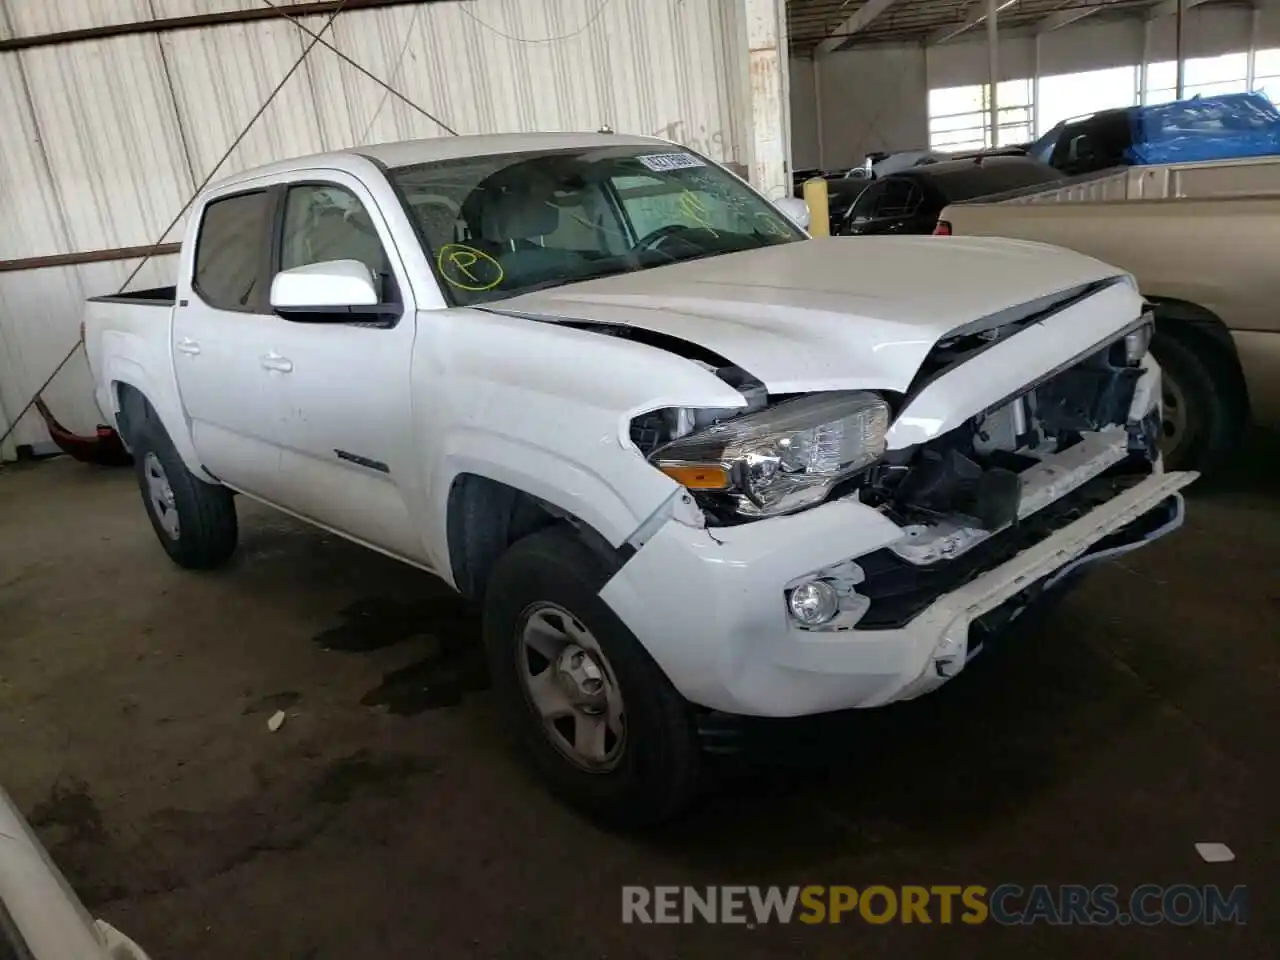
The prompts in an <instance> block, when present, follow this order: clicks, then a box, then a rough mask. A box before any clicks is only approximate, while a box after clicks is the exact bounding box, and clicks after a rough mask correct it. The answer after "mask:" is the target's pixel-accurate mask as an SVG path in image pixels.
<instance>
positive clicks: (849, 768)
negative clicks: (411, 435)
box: [0, 436, 1280, 960]
mask: <svg viewBox="0 0 1280 960" xmlns="http://www.w3.org/2000/svg"><path fill="white" fill-rule="evenodd" d="M1277 476H1280V440H1278V439H1277V438H1276V437H1273V436H1265V437H1259V438H1258V439H1257V440H1255V441H1254V442H1252V443H1251V445H1250V447H1249V448H1248V449H1247V450H1246V451H1245V453H1244V455H1243V456H1242V457H1241V458H1240V466H1239V467H1238V468H1237V469H1236V470H1234V471H1232V473H1231V474H1230V475H1228V476H1226V477H1224V478H1222V479H1221V480H1220V481H1219V482H1217V483H1216V484H1214V486H1213V487H1212V488H1205V489H1202V490H1199V491H1197V492H1196V493H1195V494H1194V495H1193V496H1192V498H1191V502H1190V510H1189V520H1188V525H1187V527H1186V529H1184V530H1183V531H1181V532H1180V533H1179V534H1178V535H1176V536H1175V537H1173V538H1170V539H1167V540H1165V541H1163V542H1162V543H1161V544H1159V545H1158V546H1156V547H1154V548H1152V549H1150V550H1148V551H1145V552H1143V553H1141V554H1138V555H1135V556H1131V557H1129V558H1126V559H1124V560H1123V561H1122V562H1118V563H1111V564H1108V565H1107V566H1105V567H1103V568H1100V569H1099V570H1098V571H1097V572H1096V573H1095V574H1093V575H1092V577H1091V578H1090V579H1088V580H1086V582H1085V584H1084V585H1083V586H1082V587H1081V588H1080V589H1079V591H1078V592H1076V593H1075V594H1073V595H1072V596H1071V597H1070V598H1069V599H1067V601H1066V602H1065V603H1064V605H1063V606H1062V607H1061V608H1060V610H1059V611H1058V615H1057V616H1056V617H1055V619H1053V620H1052V622H1051V623H1050V624H1049V625H1048V626H1047V627H1046V628H1044V629H1043V630H1041V631H1038V632H1037V634H1036V635H1032V636H1028V637H1025V638H1022V639H1020V640H1019V641H1018V642H1017V643H1013V644H1009V645H1006V647H1005V648H1004V650H1003V651H1001V652H1000V653H999V654H998V655H997V654H995V653H993V655H991V656H987V657H984V658H980V659H979V660H978V661H976V662H975V663H974V664H973V665H972V667H971V669H970V670H969V671H967V672H966V674H965V675H964V676H963V677H962V678H961V679H960V680H959V681H958V682H956V683H954V684H952V685H950V686H949V687H947V688H945V689H944V690H943V691H941V692H940V693H939V694H936V695H934V696H932V697H929V698H926V699H924V700H921V701H918V702H916V703H913V704H907V705H904V706H901V707H895V708H891V709H889V710H887V711H879V712H874V713H862V714H857V715H856V716H854V717H848V716H845V717H841V718H830V719H826V720H822V721H818V722H813V721H810V722H804V723H795V724H787V725H782V726H770V727H769V728H767V729H766V730H764V731H760V738H759V739H760V743H759V744H758V745H757V750H756V753H755V754H754V755H755V756H758V757H760V758H762V759H759V760H757V761H756V762H755V763H753V764H744V763H741V762H739V763H736V764H734V765H733V766H732V767H731V768H728V769H724V770H722V771H721V775H720V777H719V779H718V782H717V783H716V784H715V785H714V786H713V787H712V789H711V790H710V792H709V796H708V797H707V798H706V801H705V802H704V803H703V804H702V806H701V807H700V808H699V809H698V810H697V811H696V812H695V813H694V815H693V816H691V817H690V818H689V819H687V820H686V821H683V822H681V823H679V824H677V825H675V826H673V827H669V828H666V829H664V830H662V831H660V832H658V833H655V834H653V835H650V836H644V837H635V836H617V835H611V834H607V833H604V832H602V831H600V830H598V829H597V828H595V827H593V826H591V825H589V824H587V823H584V822H582V821H581V820H580V819H578V818H577V817H576V816H575V815H574V814H573V813H571V812H569V811H568V810H566V809H564V808H562V807H561V806H559V805H558V804H557V803H555V802H554V801H552V800H551V799H549V798H548V797H547V796H546V795H545V794H544V793H543V792H542V790H541V789H540V788H539V787H538V785H537V784H536V783H535V782H533V781H532V780H531V778H530V776H529V774H528V773H527V772H526V771H525V769H524V768H523V766H522V765H521V764H520V763H519V762H518V761H517V760H515V759H513V756H512V755H511V753H510V752H509V750H508V748H507V745H506V743H505V742H504V740H503V737H502V735H501V734H500V732H499V731H498V729H497V726H496V723H495V720H494V711H493V710H492V704H491V702H490V698H489V694H488V693H487V692H485V691H484V689H483V685H484V679H483V670H482V668H481V667H480V665H479V662H478V659H477V657H476V655H475V652H474V650H475V643H474V641H475V637H476V632H477V630H476V620H475V617H474V615H473V614H472V613H471V612H469V611H468V610H467V609H465V608H464V607H463V606H462V605H460V604H459V603H458V602H456V601H455V600H454V599H453V598H452V597H451V596H450V595H449V594H447V592H446V591H444V590H443V589H442V588H441V587H440V586H439V585H437V583H436V582H435V581H433V580H432V579H430V578H429V577H427V576H425V575H422V574H419V573H417V572H415V571H413V570H410V569H408V568H405V567H402V566H399V565H397V564H395V563H393V562H391V561H389V560H386V559H384V558H382V557H380V556H377V555H375V554H373V553H369V552H366V551H364V550H361V549H360V548H357V547H354V546H352V545H349V544H347V543H345V542H343V541H341V540H339V539H337V538H334V537H331V536H326V535H323V534H321V533H318V532H315V531H313V530H310V529H307V528H305V527H302V526H301V525H299V524H296V523H294V522H292V521H290V520H288V519H285V518H283V517H281V516H278V515H276V514H273V513H271V512H269V511H267V510H265V509H259V508H257V507H255V506H253V505H243V504H242V511H241V517H242V541H241V552H240V553H239V555H238V558H237V560H236V561H235V562H234V564H233V565H232V566H231V567H230V568H229V569H227V570H225V571H221V572H218V573H216V574H211V575H196V574H190V573H185V572H183V571H180V570H178V569H176V568H175V567H173V566H172V565H171V564H170V563H169V561H168V560H167V559H166V557H165V556H164V554H163V552H162V551H161V550H160V548H159V546H158V545H157V544H156V543H155V542H154V539H153V534H152V532H151V529H150V528H149V526H148V524H147V522H146V519H145V517H144V515H143V512H142V507H141V505H140V503H139V501H138V496H137V493H136V491H135V489H134V486H133V477H132V475H131V474H130V472H129V471H105V470H99V469H94V468H90V467H87V466H82V465H78V464H75V463H72V462H69V461H65V460H59V461H52V462H48V463H44V464H39V465H31V466H25V467H18V468H10V469H7V470H4V471H0V782H3V784H4V786H5V787H6V788H7V789H8V790H9V791H10V793H11V794H12V795H13V796H14V798H15V799H16V800H17V801H18V803H19V805H20V806H21V807H22V808H23V810H24V811H25V812H26V813H27V814H28V816H29V817H30V818H31V820H32V821H33V822H34V823H35V824H36V826H37V828H38V831H39V833H40V835H41V837H42V838H43V840H44V841H45V843H46V845H47V846H48V847H49V849H50V850H51V852H52V853H53V856H54V858H55V859H56V860H57V861H58V862H59V863H60V864H61V865H62V867H63V868H64V872H65V873H66V874H67V876H68V877H69V879H70V880H71V882H72V884H73V885H74V886H75V888H76V889H77V890H78V891H79V892H80V894H81V896H82V897H83V898H84V900H85V901H86V902H87V903H88V904H89V905H90V907H91V908H92V909H93V910H94V912H95V913H96V914H98V915H100V916H103V917H104V918H106V919H108V920H109V921H110V922H112V923H114V924H115V925H117V926H119V927H120V928H121V929H123V930H125V931H127V932H128V933H130V934H131V935H133V936H134V937H135V938H136V939H137V940H139V942H141V943H142V944H143V945H144V946H146V947H147V948H148V949H149V950H150V951H151V953H152V955H153V957H155V958H157V960H159V958H164V957H184V958H187V960H197V958H204V957H209V958H226V957H237V958H240V957H272V958H286V957H296V958H327V957H352V956H361V957H363V956H381V957H411V956H412V957H418V956H435V957H520V958H534V957H610V958H619V957H646V958H652V957H664V956H667V957H675V956H682V957H690V956H708V957H710V956H733V957H734V958H735V960H750V958H756V957H766V956H775V955H780V954H783V953H784V952H785V953H786V954H788V955H791V956H812V957H828V956H829V957H836V956H839V957H848V956H854V955H856V956H859V957H864V958H872V957H903V956H910V955H927V956H947V957H951V956H954V957H978V956H982V957H995V956H1009V957H1015V956H1016V957H1024V956H1028V955H1031V956H1036V957H1038V958H1055V957H1064V958H1065V957H1072V958H1076V957H1079V956H1081V955H1083V954H1086V953H1087V954H1088V955H1089V956H1090V957H1091V958H1102V957H1133V956H1136V955H1138V953H1139V951H1142V952H1144V953H1145V952H1149V953H1150V955H1152V956H1161V957H1164V958H1175V957H1184V956H1188V957H1189V956H1207V957H1227V956H1235V957H1246V956H1256V957H1263V956H1266V957H1274V956H1275V955H1276V952H1275V951H1276V946H1275V945H1276V943H1277V941H1278V940H1280V924H1278V923H1277V919H1276V918H1277V912H1276V909H1275V895H1276V892H1277V879H1278V878H1280V846H1278V838H1277V829H1276V828H1277V826H1278V825H1280V813H1278V811H1280V803H1277V800H1278V799H1280V791H1277V789H1276V786H1277V779H1278V778H1277V772H1276V768H1277V761H1280V752H1278V751H1277V748H1276V731H1277V730H1278V729H1280V697H1277V686H1278V681H1280V653H1278V651H1277V646H1278V641H1280V629H1278V628H1277V625H1278V623H1280V577H1278V576H1277V574H1280V510H1277V506H1278V505H1280V482H1278V481H1277V480H1276V477H1277ZM277 708H283V709H285V710H286V711H287V714H288V720H287V722H286V723H285V725H284V727H283V728H282V729H281V730H279V731H278V732H276V733H270V732H268V729H267V719H268V717H269V716H270V715H271V714H272V713H273V712H274V711H275V710H276V709H277ZM782 755H786V756H787V757H788V758H789V760H788V762H785V763H784V762H783V761H782V759H781V757H782ZM797 758H799V759H797ZM1202 840H1220V841H1224V842H1226V843H1228V844H1229V845H1230V846H1231V847H1232V849H1233V850H1234V851H1235V852H1236V855H1237V859H1236V860H1235V862H1233V863H1227V864H1205V863H1202V862H1201V861H1200V859H1199V858H1198V857H1197V855H1196V854H1195V852H1194V850H1193V846H1192V845H1193V844H1194V843H1195V842H1196V841H1202ZM735 882H736V883H758V884H771V883H777V884H792V883H799V884H811V883H819V884H838V883H847V884H852V885H855V886H865V885H868V884H872V883H884V884H889V885H891V886H892V885H898V884H903V883H919V884H925V885H933V884H946V883H951V884H971V883H980V884H985V885H987V886H989V887H992V886H995V885H997V884H999V883H1002V882H1016V883H1020V884H1023V885H1026V886H1029V885H1031V884H1035V883H1063V882H1076V883H1108V882H1109V883H1115V884H1117V885H1119V886H1120V887H1121V888H1122V889H1124V888H1129V887H1132V886H1135V885H1137V884H1140V883H1145V882H1154V883H1166V884H1167V883H1178V882H1187V883H1193V884H1207V883H1218V884H1221V885H1224V886H1226V887H1230V886H1232V885H1234V884H1238V883H1243V884H1248V885H1249V887H1250V893H1251V902H1252V905H1253V907H1252V916H1251V922H1250V924H1249V925H1248V926H1247V927H1235V926H1230V927H1218V928H1203V927H1193V928H1179V927H1174V926H1171V925H1165V926H1158V927H1151V928H1138V927H1124V928H1119V927H1116V928H1110V929H1080V928H1075V929H1065V928H1051V927H1045V926H1038V927H1032V928H1021V929H1019V928H999V927H995V926H994V925H987V926H983V927H979V928H975V927H962V926H940V925H934V926H932V927H922V926H919V925H916V926H901V925H890V926H875V927H873V926H868V925H866V924H865V923H862V922H861V921H857V920H855V921H853V922H846V923H845V924H843V925H842V926H839V927H805V926H800V925H794V926H786V927H780V926H765V927H760V928H758V929H751V930H749V929H746V928H743V927H734V928H729V927H723V926H722V927H710V926H705V925H703V926H693V927H669V926H668V927H646V928H637V927H624V926H623V925H622V924H621V923H620V887H621V886H622V885H623V884H661V883H668V884H692V885H705V884H717V883H735ZM1028 951H1030V953H1028Z"/></svg>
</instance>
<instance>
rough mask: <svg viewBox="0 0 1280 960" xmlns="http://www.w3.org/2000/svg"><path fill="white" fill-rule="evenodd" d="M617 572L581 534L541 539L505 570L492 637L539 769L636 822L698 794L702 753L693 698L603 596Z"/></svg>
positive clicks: (599, 807) (585, 802)
mask: <svg viewBox="0 0 1280 960" xmlns="http://www.w3.org/2000/svg"><path fill="white" fill-rule="evenodd" d="M608 576H609V572H608V570H607V569H604V565H602V563H601V561H600V557H599V556H598V555H597V554H596V553H594V552H593V551H592V550H590V549H589V548H588V547H587V546H586V545H585V544H584V543H583V542H582V541H581V540H580V539H579V538H578V537H577V535H576V534H575V533H574V532H573V531H572V530H571V529H569V528H567V527H555V528H551V529H548V530H543V531H541V532H538V533H535V534H532V535H531V536H529V537H526V538H525V539H524V540H521V541H519V542H517V543H516V544H515V545H514V546H512V547H511V549H510V550H508V551H507V553H506V554H504V555H503V557H502V558H501V559H500V560H499V561H498V563H497V565H496V566H495V568H494V571H493V574H492V576H491V577H490V579H489V584H488V588H487V591H486V596H485V611H484V637H485V646H486V649H487V652H488V656H489V663H490V670H491V673H492V675H493V682H494V687H495V690H496V692H497V694H498V695H499V697H500V698H501V699H502V701H503V707H504V710H505V711H506V713H507V715H508V717H509V720H510V721H511V723H512V725H513V730H514V732H515V733H516V735H517V736H518V737H519V739H520V740H521V741H522V743H523V745H524V747H525V749H526V750H527V752H528V755H529V756H530V757H531V759H532V761H533V763H534V765H535V767H536V768H537V769H538V771H539V773H541V775H542V776H543V778H544V779H546V781H547V782H548V784H549V785H550V786H551V788H552V789H553V790H554V791H555V792H556V793H557V794H558V795H560V796H561V797H562V798H564V799H565V800H567V801H568V802H569V803H571V804H573V805H574V806H576V807H578V808H580V809H582V810H583V811H585V812H586V813H588V814H590V815H592V816H594V817H596V818H598V819H600V820H603V821H606V822H609V823H613V824H617V825H621V826H633V827H634V826H641V825H645V824H650V823H655V822H658V821H661V820H664V819H668V818H670V817H672V816H674V815H675V814H676V813H678V812H680V811H681V810H682V809H683V808H684V807H685V806H686V805H687V804H688V803H689V802H690V801H691V800H692V799H693V797H694V795H695V792H696V787H697V783H698V769H699V761H700V750H699V745H698V739H697V734H696V731H695V727H694V723H693V716H692V713H691V711H690V708H689V705H688V704H687V703H686V702H685V700H684V699H683V698H682V697H681V696H680V694H679V693H677V692H676V690H675V688H674V687H673V686H672V685H671V682H670V681H669V680H668V679H667V678H666V676H665V675H664V674H663V672H662V670H661V669H659V667H658V665H657V664H656V663H654V661H653V659H652V658H651V657H650V656H649V654H648V653H647V652H646V651H645V649H644V648H643V647H642V646H641V645H640V642H639V641H638V640H636V638H635V636H634V635H632V633H631V631H630V630H628V629H627V627H626V625H625V624H623V623H622V621H621V620H619V619H618V617H617V616H616V615H615V614H614V613H613V611H612V610H611V609H610V608H609V606H608V605H607V604H606V603H605V602H604V601H603V600H601V599H600V596H599V593H600V588H601V587H602V586H603V585H604V583H605V582H606V580H607V579H608Z"/></svg>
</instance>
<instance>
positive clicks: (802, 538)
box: [601, 473, 1197, 717]
mask: <svg viewBox="0 0 1280 960" xmlns="http://www.w3.org/2000/svg"><path fill="white" fill-rule="evenodd" d="M1196 476H1197V475H1196V474H1194V473H1157V474H1154V475H1152V476H1150V477H1148V478H1146V479H1145V480H1143V481H1141V482H1140V483H1138V484H1136V485H1135V486H1132V487H1130V488H1129V489H1127V490H1125V491H1124V492H1122V493H1120V494H1119V495H1117V496H1115V497H1114V498H1113V499H1111V500H1108V501H1107V502H1106V503H1104V504H1102V505H1101V506H1098V507H1095V508H1094V509H1092V510H1091V511H1090V512H1088V513H1087V514H1085V515H1084V516H1082V517H1080V518H1079V519H1078V520H1075V521H1073V522H1071V523H1069V524H1067V525H1066V526H1063V527H1061V528H1060V529H1058V530H1056V531H1055V532H1054V533H1052V534H1050V535H1049V536H1048V537H1046V538H1045V539H1044V540H1042V541H1040V542H1039V543H1037V544H1035V545H1034V546H1032V547H1030V548H1028V549H1026V550H1024V551H1022V552H1021V553H1018V554H1017V555H1016V556H1014V557H1013V558H1011V559H1009V560H1007V561H1006V562H1004V563H1001V564H1000V565H998V566H996V567H993V568H992V569H990V570H987V571H986V572H984V573H982V574H981V575H979V576H977V577H976V578H974V579H972V580H970V581H969V582H967V583H965V584H964V585H963V586H960V587H959V588H957V589H955V590H953V591H951V592H950V593H946V594H945V595H942V596H940V597H938V598H937V599H936V600H935V601H934V602H933V603H931V604H930V605H929V606H928V607H926V608H925V609H924V610H922V611H921V612H920V613H919V614H917V615H915V616H914V617H913V618H912V619H911V620H910V622H908V623H907V624H905V625H904V626H902V627H900V628H898V629H877V630H865V629H857V628H854V629H851V630H842V631H831V632H823V631H807V630H802V629H800V628H798V627H797V626H796V625H795V624H794V623H793V622H792V621H791V620H790V618H789V617H788V616H787V614H786V608H785V604H784V592H783V591H784V589H785V587H786V586H787V585H788V584H789V583H791V582H793V581H794V580H795V579H796V578H797V577H802V576H804V575H806V574H808V573H809V572H811V571H816V570H821V569H824V568H827V567H832V566H835V565H837V564H840V563H843V562H845V561H847V560H850V559H853V558H856V557H860V556H864V555H865V554H867V553H870V552H872V551H874V550H878V549H882V548H884V547H887V546H888V545H889V544H891V543H893V542H894V541H896V540H898V539H900V537H901V536H902V530H901V529H900V528H899V527H898V526H896V525H895V524H893V523H892V522H891V521H889V520H888V519H887V518H885V517H884V516H882V515H881V514H880V513H878V512H877V511H875V510H872V509H870V508H869V507H866V506H864V505H862V504H861V503H858V502H856V501H851V500H839V501H835V502H833V503H828V504H825V505H823V506H821V507H817V508H814V509H812V510H809V511H806V512H804V513H800V514H796V515H793V516H789V517H777V518H774V519H770V520H763V521H757V522H755V523H751V524H743V525H741V526H737V527H727V528H722V529H717V530H698V529H693V528H691V527H687V526H683V525H682V524H679V523H674V522H672V523H667V524H666V525H665V526H663V527H662V528H661V529H660V530H659V531H658V532H657V533H656V534H655V535H654V536H653V538H652V539H651V540H650V541H649V542H648V543H646V544H645V546H644V547H643V548H642V549H641V550H640V551H639V552H638V553H637V554H636V555H635V556H634V557H632V558H631V559H630V560H629V561H628V562H627V563H626V564H625V565H624V566H623V567H622V569H621V570H620V571H619V572H618V573H617V574H616V575H615V576H614V577H613V578H612V579H611V580H610V581H609V582H608V583H607V584H606V585H605V588H604V589H603V590H602V591H601V597H602V598H603V599H604V600H605V602H607V603H608V604H609V605H610V607H611V608H612V609H613V610H614V612H615V613H617V615H618V616H619V617H620V618H621V619H622V620H623V622H624V623H626V625H627V626H628V627H629V628H630V629H631V631H632V632H633V633H634V634H635V635H636V637H637V638H638V639H639V640H640V642H641V643H642V644H644V646H645V648H646V649H647V650H648V651H649V653H650V654H651V655H652V656H653V657H654V659H655V660H656V661H657V662H658V664H659V665H660V666H661V667H662V668H663V670H664V671H665V672H666V674H667V676H668V677H669V678H670V679H671V682H672V683H673V684H674V685H675V686H676V688H677V689H678V690H679V691H680V692H681V693H682V694H683V695H684V696H685V697H687V698H688V699H689V700H691V701H692V702H694V703H697V704H700V705H702V706H705V707H710V708H713V709H716V710H722V711H726V712H729V713H737V714H744V715H750V716H773V717H785V716H799V715H802V714H811V713H821V712H824V711H829V710H839V709H844V708H848V707H871V706H879V705H881V704H885V703H890V702H892V701H895V700H903V699H908V698H910V697H914V696H918V695H920V694H922V693H926V692H928V691H930V690H932V689H934V688H936V687H938V686H940V685H941V684H942V683H944V682H946V680H947V679H949V678H950V677H952V676H954V675H955V674H956V673H958V672H959V670H960V669H961V668H962V667H963V665H964V663H965V661H966V659H967V656H968V653H969V649H968V648H969V634H970V627H971V626H972V625H973V624H974V622H975V621H977V620H978V619H979V618H981V617H982V616H983V615H984V614H987V613H989V612H990V611H992V610H995V609H996V608H997V607H1000V606H1001V605H1002V604H1004V603H1005V602H1006V601H1010V600H1011V599H1014V598H1016V597H1017V596H1018V595H1019V594H1022V593H1023V592H1024V591H1027V590H1028V589H1030V588H1035V587H1037V585H1043V584H1044V583H1047V582H1049V581H1050V579H1052V578H1055V577H1057V576H1061V575H1063V574H1065V573H1066V572H1068V571H1069V570H1070V569H1072V568H1074V567H1075V566H1078V565H1079V564H1080V563H1083V562H1087V561H1089V560H1092V559H1100V558H1101V557H1103V556H1111V555H1115V554H1116V553H1121V552H1125V551H1126V550H1131V549H1134V548H1136V547H1138V546H1142V545H1143V544H1144V543H1147V542H1150V541H1151V540H1154V539H1156V538H1157V537H1159V536H1162V535H1163V534H1165V533H1167V532H1169V531H1170V530H1172V529H1173V528H1174V527H1176V526H1177V525H1178V524H1179V523H1180V522H1181V519H1182V501H1181V497H1180V496H1179V495H1178V491H1179V490H1180V489H1181V488H1183V487H1185V486H1186V485H1187V484H1189V483H1191V482H1192V481H1193V480H1194V479H1195V478H1196ZM1171 498H1172V499H1173V501H1174V502H1173V504H1172V507H1173V509H1172V512H1171V514H1170V516H1171V518H1172V519H1171V520H1170V521H1169V522H1168V523H1164V524H1162V525H1160V526H1157V527H1156V528H1155V529H1146V528H1144V530H1145V532H1143V533H1141V534H1140V535H1135V536H1134V537H1132V538H1127V537H1125V536H1124V535H1123V534H1121V535H1119V536H1118V537H1117V538H1116V540H1118V541H1120V542H1119V544H1118V545H1116V544H1115V543H1114V542H1113V541H1109V543H1108V544H1107V545H1102V546H1103V547H1105V549H1103V550H1100V551H1098V552H1095V553H1092V554H1091V553H1090V551H1091V549H1092V548H1094V546H1095V545H1098V544H1099V541H1101V540H1103V539H1104V538H1108V537H1110V536H1111V535H1112V534H1116V533H1117V532H1118V531H1122V528H1126V527H1128V526H1129V525H1131V524H1134V523H1135V521H1138V520H1139V519H1140V518H1142V517H1144V516H1145V515H1147V514H1149V513H1151V512H1152V511H1153V510H1157V509H1159V508H1160V507H1161V505H1162V504H1164V503H1165V502H1166V501H1169V500H1170V499H1171ZM1148 526H1149V525H1148ZM1086 554H1088V556H1086Z"/></svg>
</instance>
